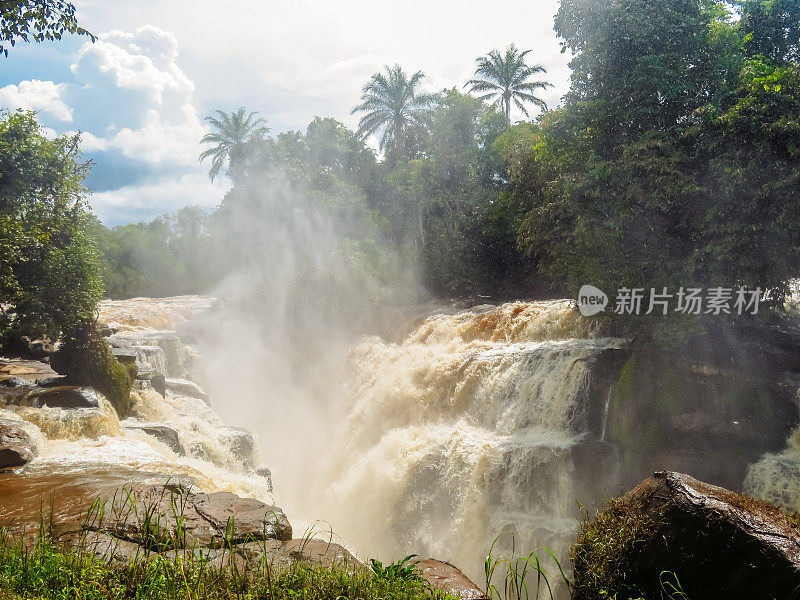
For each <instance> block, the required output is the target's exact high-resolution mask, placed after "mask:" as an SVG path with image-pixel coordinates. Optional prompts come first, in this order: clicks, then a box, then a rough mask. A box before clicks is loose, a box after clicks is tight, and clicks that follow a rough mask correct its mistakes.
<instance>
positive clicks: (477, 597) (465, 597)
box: [417, 558, 488, 600]
mask: <svg viewBox="0 0 800 600" xmlns="http://www.w3.org/2000/svg"><path fill="white" fill-rule="evenodd" d="M417 570H418V571H419V572H420V574H421V575H422V578H423V579H424V580H425V581H427V582H428V583H430V584H431V586H433V587H434V588H435V589H438V590H442V591H443V592H445V593H446V594H451V595H453V596H459V597H460V598H462V600H485V599H486V598H488V596H487V595H486V594H485V593H484V592H483V590H481V589H480V588H479V587H478V586H477V585H475V583H473V582H472V580H470V579H469V577H467V576H466V575H464V574H463V573H462V572H461V571H460V570H459V569H458V568H456V567H455V566H453V565H451V564H450V563H448V562H444V561H441V560H435V559H433V558H426V559H425V560H421V561H419V562H418V563H417Z"/></svg>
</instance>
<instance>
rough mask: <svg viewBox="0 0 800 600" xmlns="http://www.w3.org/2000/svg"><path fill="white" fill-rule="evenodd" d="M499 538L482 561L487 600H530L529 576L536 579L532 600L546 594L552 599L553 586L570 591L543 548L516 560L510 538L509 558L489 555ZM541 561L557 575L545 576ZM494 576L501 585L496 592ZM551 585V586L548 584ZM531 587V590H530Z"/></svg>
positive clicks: (557, 567) (562, 572)
mask: <svg viewBox="0 0 800 600" xmlns="http://www.w3.org/2000/svg"><path fill="white" fill-rule="evenodd" d="M499 539H500V536H498V537H496V538H495V539H494V541H493V542H492V545H491V546H490V547H489V553H488V554H487V555H486V559H485V560H484V564H483V570H484V576H485V577H486V593H487V594H488V596H489V600H530V598H531V589H530V588H529V584H531V583H532V576H533V575H534V574H535V575H536V594H535V595H534V596H533V599H534V600H538V598H539V594H540V593H541V592H542V591H543V590H546V591H547V595H548V596H549V598H550V600H553V598H554V597H555V594H556V592H555V584H556V583H557V582H558V583H563V584H564V585H566V588H567V589H570V585H571V583H570V581H569V579H567V576H566V575H565V574H564V570H563V569H562V568H561V563H560V562H559V560H558V558H556V556H555V555H554V554H553V553H552V552H551V551H550V550H548V549H547V548H544V547H541V548H537V549H536V550H534V551H532V552H530V553H528V554H527V555H526V556H517V554H516V551H515V540H514V537H513V535H512V537H511V556H510V557H509V558H496V557H495V556H494V554H493V552H494V547H495V545H496V544H497V542H498V540H499ZM545 561H551V562H552V563H553V565H554V566H555V569H556V570H557V571H558V576H557V577H554V575H555V573H551V572H549V571H548V570H547V569H546V567H545ZM496 575H502V576H503V584H502V587H501V588H498V587H497V586H496V585H495V584H494V583H493V582H494V581H495V576H496ZM551 581H552V583H551ZM531 587H532V586H531Z"/></svg>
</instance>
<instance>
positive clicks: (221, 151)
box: [199, 106, 269, 184]
mask: <svg viewBox="0 0 800 600" xmlns="http://www.w3.org/2000/svg"><path fill="white" fill-rule="evenodd" d="M214 112H215V113H217V115H218V117H214V116H208V117H206V118H205V119H204V120H205V121H206V122H207V123H210V124H211V126H212V127H213V128H214V129H216V131H214V132H212V133H207V134H205V135H204V136H203V139H202V140H200V143H201V144H215V146H214V147H213V148H209V149H208V150H206V151H205V152H203V153H201V154H200V158H199V160H200V162H202V161H204V160H205V159H207V158H210V159H211V169H210V170H209V171H208V174H209V176H210V177H211V181H214V178H215V177H217V176H218V175H219V174H220V173H221V172H222V170H223V169H224V168H225V166H226V164H227V171H228V175H229V176H230V178H231V179H232V180H233V182H234V184H235V183H236V180H237V177H238V176H239V174H240V172H241V169H242V167H243V162H244V159H245V157H246V154H247V147H248V146H250V145H251V144H252V143H253V142H255V141H258V140H261V139H263V138H264V136H265V135H267V133H269V127H267V122H266V121H265V120H264V119H262V118H260V117H258V118H256V115H257V114H258V113H257V112H251V113H250V114H249V115H247V116H245V113H246V111H245V109H244V106H242V107H240V108H239V109H238V110H236V111H235V112H232V113H230V114H228V113H226V112H225V111H222V110H215V111H214Z"/></svg>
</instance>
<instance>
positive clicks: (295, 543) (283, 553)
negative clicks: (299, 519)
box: [236, 538, 364, 570]
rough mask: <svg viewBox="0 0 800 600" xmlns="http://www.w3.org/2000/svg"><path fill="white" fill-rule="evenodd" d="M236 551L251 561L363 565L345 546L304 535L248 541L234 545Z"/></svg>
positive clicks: (275, 564)
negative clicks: (291, 537) (299, 537)
mask: <svg viewBox="0 0 800 600" xmlns="http://www.w3.org/2000/svg"><path fill="white" fill-rule="evenodd" d="M236 551H237V552H238V553H239V554H241V555H242V556H243V557H244V558H245V559H247V561H248V562H249V563H251V564H252V563H257V562H259V561H261V560H266V561H267V562H268V563H269V564H271V565H274V566H278V567H287V566H290V565H292V564H294V563H298V562H308V563H311V564H313V565H320V566H323V567H328V568H330V567H332V566H333V565H338V566H342V567H346V568H348V569H352V570H356V569H363V568H364V565H363V564H362V563H361V562H360V561H359V560H358V559H357V558H356V557H355V556H353V555H352V554H351V553H350V552H349V551H348V550H347V549H346V548H345V547H344V546H341V545H340V544H335V543H333V542H330V541H328V540H317V539H310V538H303V539H293V540H288V541H285V542H280V541H278V540H264V541H259V542H247V543H244V544H239V545H238V546H236Z"/></svg>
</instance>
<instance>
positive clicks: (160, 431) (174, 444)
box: [122, 420, 186, 456]
mask: <svg viewBox="0 0 800 600" xmlns="http://www.w3.org/2000/svg"><path fill="white" fill-rule="evenodd" d="M122 426H123V427H124V428H125V429H135V430H138V431H141V432H143V433H146V434H147V435H151V436H153V437H154V438H156V439H157V440H159V441H160V442H162V443H164V444H166V445H167V446H168V447H169V448H170V449H171V450H172V451H173V452H175V454H178V455H180V456H186V448H184V447H183V444H182V443H181V440H180V437H179V436H178V431H177V430H176V429H175V428H174V427H170V426H169V425H165V424H163V423H146V422H135V421H132V420H126V421H125V422H123V423H122Z"/></svg>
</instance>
